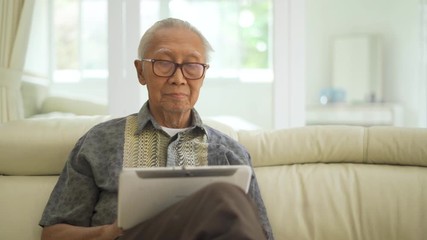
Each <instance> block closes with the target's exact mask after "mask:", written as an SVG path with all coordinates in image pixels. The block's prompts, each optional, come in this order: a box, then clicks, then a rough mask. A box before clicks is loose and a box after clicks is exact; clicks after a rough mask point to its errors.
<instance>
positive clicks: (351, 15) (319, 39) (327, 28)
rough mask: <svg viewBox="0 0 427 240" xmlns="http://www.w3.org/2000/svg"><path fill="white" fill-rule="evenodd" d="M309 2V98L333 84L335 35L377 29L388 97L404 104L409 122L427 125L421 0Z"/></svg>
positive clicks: (315, 97)
mask: <svg viewBox="0 0 427 240" xmlns="http://www.w3.org/2000/svg"><path fill="white" fill-rule="evenodd" d="M306 6H307V14H306V16H307V33H306V35H307V37H306V42H307V44H306V46H307V49H306V51H307V55H306V56H307V57H306V59H307V60H306V63H307V72H306V74H307V75H306V77H307V78H306V79H307V84H306V86H307V96H306V98H307V103H308V104H314V103H318V96H319V91H320V89H321V88H323V87H328V86H329V84H330V79H331V49H330V47H331V46H330V40H331V38H332V37H334V36H339V35H347V34H355V33H356V34H357V33H373V34H379V35H380V36H381V37H382V39H383V64H384V66H383V67H384V72H383V76H384V84H383V86H384V88H383V96H384V101H387V102H394V103H400V104H402V106H403V108H404V113H405V119H404V124H405V126H417V127H418V126H422V127H425V125H426V123H425V116H426V111H427V109H426V100H427V97H426V95H425V89H426V81H425V79H424V77H425V76H424V74H422V71H423V70H422V68H421V67H422V66H421V60H422V45H421V33H422V31H421V23H420V22H421V8H420V2H419V0H392V1H390V0H362V1H361V0H307V3H306ZM420 89H424V91H422V90H420Z"/></svg>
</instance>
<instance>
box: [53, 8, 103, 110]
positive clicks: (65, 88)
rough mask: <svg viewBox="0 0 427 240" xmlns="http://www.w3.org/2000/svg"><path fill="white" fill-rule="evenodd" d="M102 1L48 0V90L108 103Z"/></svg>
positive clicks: (57, 93) (55, 93) (56, 93)
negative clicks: (50, 62) (49, 43)
mask: <svg viewBox="0 0 427 240" xmlns="http://www.w3.org/2000/svg"><path fill="white" fill-rule="evenodd" d="M107 4H108V2H107V1H105V0H51V6H52V8H51V16H52V17H51V19H52V21H51V41H52V46H53V49H52V54H51V60H52V64H51V81H52V86H51V92H52V94H54V95H61V96H69V97H74V98H80V99H91V100H95V101H101V102H107V77H108V70H107V63H108V56H107V53H108V52H107V50H108V45H107V35H108V34H107V33H108V25H107V20H108V16H107V10H108V5H107Z"/></svg>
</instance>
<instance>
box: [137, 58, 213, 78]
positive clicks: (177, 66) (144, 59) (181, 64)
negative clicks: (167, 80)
mask: <svg viewBox="0 0 427 240" xmlns="http://www.w3.org/2000/svg"><path fill="white" fill-rule="evenodd" d="M141 61H145V62H151V69H152V71H153V73H154V75H156V76H157V77H172V76H173V75H174V74H175V72H176V70H177V69H178V68H180V69H181V72H182V75H183V76H184V78H185V79H188V80H198V79H201V78H202V77H203V76H204V75H205V73H206V70H207V69H209V64H207V63H199V62H184V63H176V62H173V61H169V60H162V59H152V58H143V59H141ZM160 61H161V62H168V63H172V64H173V65H174V66H175V68H174V70H173V71H172V72H171V74H169V75H159V74H157V73H156V71H155V70H154V64H155V63H156V62H160ZM187 64H198V65H201V66H202V67H203V72H202V74H201V75H200V77H198V78H189V77H187V76H186V75H185V71H184V70H183V69H182V67H183V66H185V65H187Z"/></svg>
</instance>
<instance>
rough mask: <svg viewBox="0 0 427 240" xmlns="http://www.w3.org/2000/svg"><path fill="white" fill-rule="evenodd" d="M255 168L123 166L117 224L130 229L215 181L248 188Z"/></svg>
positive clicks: (246, 189)
mask: <svg viewBox="0 0 427 240" xmlns="http://www.w3.org/2000/svg"><path fill="white" fill-rule="evenodd" d="M251 176H252V169H251V168H250V167H249V166H246V165H230V166H203V167H186V168H181V167H179V168H165V167H161V168H124V169H123V170H122V172H121V173H120V177H119V189H118V191H119V192H118V206H117V207H118V214H117V219H118V225H119V227H121V228H123V229H129V228H131V227H133V226H135V225H137V224H138V223H141V222H142V221H144V220H146V219H149V218H151V217H153V216H155V215H156V214H157V213H159V212H160V211H162V210H163V209H165V208H167V207H168V206H171V205H172V204H174V203H176V202H177V201H179V200H181V199H183V198H185V197H187V196H188V195H190V194H192V193H194V192H196V191H197V190H199V189H201V188H203V187H205V186H207V185H209V184H211V183H214V182H227V183H231V184H235V185H236V186H238V187H240V188H241V189H242V190H243V191H245V192H246V193H247V192H248V189H249V185H250V181H251Z"/></svg>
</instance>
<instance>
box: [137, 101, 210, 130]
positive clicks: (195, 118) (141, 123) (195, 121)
mask: <svg viewBox="0 0 427 240" xmlns="http://www.w3.org/2000/svg"><path fill="white" fill-rule="evenodd" d="M191 118H192V119H191V126H190V127H191V128H192V129H194V128H200V129H201V130H202V131H203V132H205V134H206V130H205V128H204V127H203V121H202V119H201V118H200V115H199V113H198V112H197V111H196V109H194V108H193V109H192V110H191ZM148 123H151V124H152V125H153V127H154V128H156V129H159V130H160V129H161V126H160V125H159V124H158V123H157V122H156V120H155V119H154V117H153V115H151V112H150V109H149V108H148V101H147V102H145V103H144V105H143V106H142V107H141V109H140V110H139V113H138V129H137V130H136V133H135V134H138V133H140V132H141V131H142V130H143V129H144V128H145V127H146V126H147V124H148Z"/></svg>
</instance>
